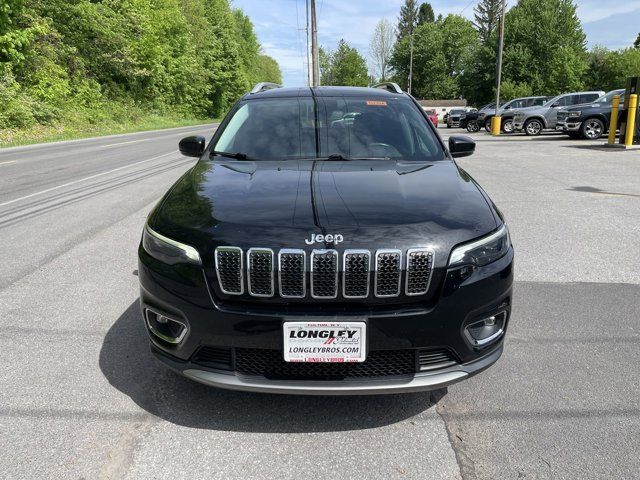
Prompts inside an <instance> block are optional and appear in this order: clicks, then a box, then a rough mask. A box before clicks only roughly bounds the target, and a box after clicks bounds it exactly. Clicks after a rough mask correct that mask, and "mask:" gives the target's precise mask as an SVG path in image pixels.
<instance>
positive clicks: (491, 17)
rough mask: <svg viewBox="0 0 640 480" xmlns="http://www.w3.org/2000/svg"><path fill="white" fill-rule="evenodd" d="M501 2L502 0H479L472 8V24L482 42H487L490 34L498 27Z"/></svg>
mask: <svg viewBox="0 0 640 480" xmlns="http://www.w3.org/2000/svg"><path fill="white" fill-rule="evenodd" d="M502 2H503V0H480V1H479V2H478V4H477V5H476V6H475V7H474V9H473V17H474V23H473V24H474V26H475V27H476V29H477V30H478V35H479V36H480V41H481V42H482V43H487V42H488V41H489V40H490V38H491V34H492V33H493V32H495V30H496V28H498V23H500V13H501V12H502Z"/></svg>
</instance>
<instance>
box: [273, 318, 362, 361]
mask: <svg viewBox="0 0 640 480" xmlns="http://www.w3.org/2000/svg"><path fill="white" fill-rule="evenodd" d="M366 335H367V324H366V323H364V322H285V323H284V360H285V361H286V362H364V361H365V358H366V338H367V337H366Z"/></svg>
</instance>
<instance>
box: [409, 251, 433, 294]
mask: <svg viewBox="0 0 640 480" xmlns="http://www.w3.org/2000/svg"><path fill="white" fill-rule="evenodd" d="M432 270H433V252H431V251H429V250H423V249H418V248H411V249H409V250H408V251H407V273H406V279H407V280H406V282H407V283H406V290H405V293H406V294H407V295H409V296H411V295H424V294H425V293H427V290H429V283H430V282H431V272H432Z"/></svg>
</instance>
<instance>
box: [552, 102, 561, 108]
mask: <svg viewBox="0 0 640 480" xmlns="http://www.w3.org/2000/svg"><path fill="white" fill-rule="evenodd" d="M559 106H560V102H556V103H554V104H552V105H551V108H557V107H559Z"/></svg>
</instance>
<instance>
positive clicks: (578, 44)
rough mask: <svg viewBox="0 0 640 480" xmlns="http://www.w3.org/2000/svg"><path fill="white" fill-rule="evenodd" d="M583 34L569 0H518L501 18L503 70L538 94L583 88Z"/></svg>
mask: <svg viewBox="0 0 640 480" xmlns="http://www.w3.org/2000/svg"><path fill="white" fill-rule="evenodd" d="M586 69H587V52H586V37H585V34H584V31H583V30H582V24H581V23H580V20H579V18H578V16H577V14H576V6H575V4H574V3H573V2H572V1H571V0H519V2H518V4H517V5H516V6H515V7H513V8H512V9H511V10H509V12H507V15H506V19H505V49H504V63H503V72H504V73H503V74H504V78H505V79H506V80H511V81H513V82H515V83H525V84H528V85H530V86H531V88H532V89H533V91H535V92H538V93H540V94H546V95H554V94H557V93H561V92H564V91H575V90H580V89H582V88H583V86H584V84H583V80H582V79H583V76H584V73H585V71H586Z"/></svg>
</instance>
